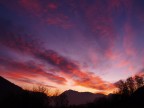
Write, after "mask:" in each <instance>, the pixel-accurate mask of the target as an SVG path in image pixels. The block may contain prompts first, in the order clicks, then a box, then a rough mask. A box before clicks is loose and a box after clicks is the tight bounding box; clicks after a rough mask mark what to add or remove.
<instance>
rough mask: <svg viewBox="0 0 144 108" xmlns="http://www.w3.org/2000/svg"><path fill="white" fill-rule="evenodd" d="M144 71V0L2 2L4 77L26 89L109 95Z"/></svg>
mask: <svg viewBox="0 0 144 108" xmlns="http://www.w3.org/2000/svg"><path fill="white" fill-rule="evenodd" d="M139 72H144V0H0V75H1V76H3V77H5V78H7V79H9V80H10V81H12V82H14V83H16V84H18V85H19V86H21V87H23V88H29V87H32V86H33V85H44V86H46V87H48V88H51V89H59V90H60V91H65V90H68V89H73V90H77V91H89V92H103V93H110V92H112V91H113V90H114V88H115V87H114V85H113V83H115V82H116V81H118V80H120V79H126V78H127V77H129V76H133V75H135V74H137V73H139Z"/></svg>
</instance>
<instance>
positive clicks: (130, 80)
mask: <svg viewBox="0 0 144 108" xmlns="http://www.w3.org/2000/svg"><path fill="white" fill-rule="evenodd" d="M125 83H126V85H127V87H128V91H129V95H131V94H132V93H133V92H134V91H135V81H134V80H133V78H132V77H129V78H128V79H127V80H126V82H125Z"/></svg>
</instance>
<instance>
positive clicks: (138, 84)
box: [135, 75, 144, 89]
mask: <svg viewBox="0 0 144 108" xmlns="http://www.w3.org/2000/svg"><path fill="white" fill-rule="evenodd" d="M135 82H136V87H137V89H138V88H140V87H142V86H143V85H144V79H143V77H140V76H138V75H136V76H135Z"/></svg>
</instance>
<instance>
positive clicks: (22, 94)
mask: <svg viewBox="0 0 144 108" xmlns="http://www.w3.org/2000/svg"><path fill="white" fill-rule="evenodd" d="M60 107H62V108H63V107H65V108H144V86H142V87H140V88H138V89H137V90H136V91H134V92H133V93H132V94H130V95H127V94H119V93H117V94H109V95H108V96H106V95H103V94H93V93H89V92H83V93H81V92H77V91H73V90H67V91H65V92H63V93H62V94H61V95H59V96H52V97H49V96H47V95H46V94H45V93H44V92H42V91H27V90H23V89H22V88H21V87H19V86H17V85H15V84H13V83H11V82H10V81H8V80H6V79H4V78H3V77H0V108H60Z"/></svg>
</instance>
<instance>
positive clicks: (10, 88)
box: [0, 76, 23, 97]
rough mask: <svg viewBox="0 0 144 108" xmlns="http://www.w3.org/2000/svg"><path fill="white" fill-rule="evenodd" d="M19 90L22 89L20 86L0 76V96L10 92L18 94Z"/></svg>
mask: <svg viewBox="0 0 144 108" xmlns="http://www.w3.org/2000/svg"><path fill="white" fill-rule="evenodd" d="M21 91H23V89H22V88H21V87H19V86H17V85H15V84H13V83H11V82H10V81H8V80H7V79H5V78H3V77H1V76H0V97H2V96H7V95H10V94H18V93H20V92H21Z"/></svg>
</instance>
